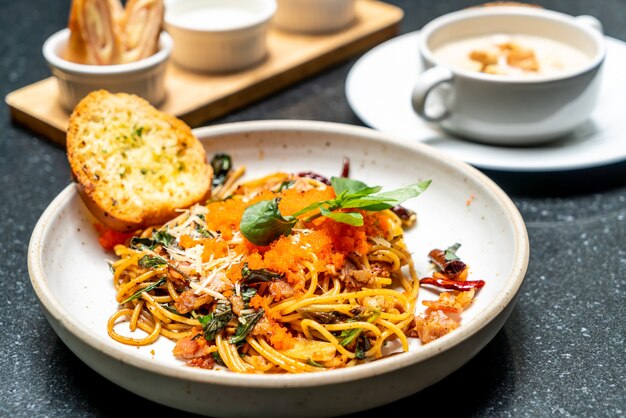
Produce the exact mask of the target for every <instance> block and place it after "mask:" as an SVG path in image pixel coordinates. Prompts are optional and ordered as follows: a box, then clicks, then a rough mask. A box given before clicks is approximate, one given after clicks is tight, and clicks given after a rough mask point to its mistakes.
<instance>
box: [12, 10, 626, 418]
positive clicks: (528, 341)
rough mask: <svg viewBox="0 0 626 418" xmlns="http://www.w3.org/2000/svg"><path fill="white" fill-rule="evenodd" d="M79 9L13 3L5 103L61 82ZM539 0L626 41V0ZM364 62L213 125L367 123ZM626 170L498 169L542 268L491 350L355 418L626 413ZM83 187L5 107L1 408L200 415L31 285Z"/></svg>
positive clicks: (410, 15)
mask: <svg viewBox="0 0 626 418" xmlns="http://www.w3.org/2000/svg"><path fill="white" fill-rule="evenodd" d="M389 2H390V3H393V4H397V5H399V6H400V7H402V8H403V10H404V11H405V17H404V20H403V22H402V26H401V32H402V33H406V32H412V31H415V30H419V29H420V28H421V27H422V26H423V25H424V24H425V23H426V22H428V21H429V20H431V19H433V18H435V17H437V16H439V15H441V14H443V13H447V12H450V11H453V10H456V9H458V8H461V7H465V6H469V5H472V4H476V3H478V2H471V1H444V0H429V1H427V0H394V1H389ZM69 3H70V2H69V0H63V1H61V0H58V1H45V0H32V1H8V0H0V33H1V36H0V77H1V82H0V89H1V91H2V95H3V97H4V96H5V95H6V94H8V93H9V92H11V91H13V90H15V89H17V88H20V87H23V86H26V85H28V84H30V83H32V82H35V81H38V80H40V79H42V78H45V77H48V76H49V70H48V68H47V67H46V65H45V62H44V60H43V57H42V55H41V46H42V44H43V42H44V40H45V39H46V37H47V36H49V35H50V34H52V33H53V32H55V31H57V30H59V29H61V28H62V27H64V26H65V25H66V19H67V14H68V11H69ZM537 3H538V4H541V5H542V6H544V7H547V8H551V9H555V10H559V11H564V12H567V13H570V14H573V15H579V14H591V15H594V16H596V17H598V18H599V19H600V20H601V21H602V22H603V24H604V27H605V32H606V34H607V35H609V36H611V37H614V38H618V39H621V40H624V41H626V25H625V24H624V16H626V1H624V0H594V1H589V0H544V1H538V2H537ZM356 59H357V57H355V58H354V59H352V60H350V61H348V62H345V63H344V64H342V65H339V66H336V67H334V68H333V69H331V70H329V71H326V72H323V73H321V74H318V75H316V76H314V77H312V78H310V79H308V80H306V81H304V82H301V83H298V84H296V85H294V86H293V87H292V88H289V89H287V90H284V91H281V92H279V93H276V94H274V95H272V96H270V97H268V98H266V99H264V100H262V101H260V102H258V103H255V104H254V105H252V106H249V107H247V108H245V109H241V110H239V111H237V112H234V113H232V114H230V115H229V116H227V117H225V118H223V119H220V120H216V121H211V122H209V123H207V124H216V123H221V122H232V121H241V120H255V119H315V120H325V121H336V122H344V123H349V124H355V125H362V123H361V122H360V121H359V120H358V119H357V117H356V116H355V115H354V114H353V112H352V111H351V109H350V107H349V106H348V103H347V101H346V98H345V94H344V82H345V78H346V76H347V74H348V71H349V70H350V68H351V66H352V64H353V63H354V62H355V60H356ZM625 76H626V72H625ZM624 97H625V98H626V92H624ZM42 100H47V98H42ZM625 100H626V99H625ZM625 103H626V102H625ZM625 117H626V110H625ZM624 146H625V147H626V132H624ZM625 165H626V162H625V163H619V164H615V165H612V166H610V167H600V168H595V169H591V170H584V171H577V172H569V173H540V174H532V175H524V174H510V173H498V172H487V174H488V175H489V176H491V177H492V178H493V179H494V180H496V182H497V183H498V184H499V185H500V186H501V187H502V188H503V189H504V190H505V191H507V192H508V193H509V194H510V195H511V197H512V198H513V201H514V202H515V204H516V205H517V206H518V208H519V210H520V211H521V213H522V215H523V217H524V219H525V220H526V223H527V228H528V232H529V235H530V245H531V257H530V265H529V268H528V273H527V276H526V280H525V282H524V284H523V287H522V291H521V292H522V293H521V296H520V299H519V302H518V304H517V306H516V308H515V310H514V311H513V313H512V315H511V317H510V318H509V320H508V322H507V323H506V324H505V326H504V328H503V329H502V331H501V332H500V333H498V334H497V335H496V337H495V338H494V339H493V340H492V341H491V342H490V343H489V344H488V345H487V346H486V347H485V348H484V349H483V350H482V351H481V352H480V353H479V354H478V355H476V356H475V357H474V358H473V359H472V360H470V361H469V362H468V363H467V364H466V365H465V366H463V367H462V368H461V369H459V370H458V371H456V372H455V373H453V374H451V375H450V376H449V377H447V378H446V379H444V380H443V381H441V382H439V383H437V384H435V385H433V386H431V387H429V388H427V389H425V390H423V391H422V392H420V393H418V394H415V395H413V396H410V397H408V398H406V399H403V400H400V401H397V402H394V403H392V404H390V405H386V406H383V407H380V408H377V409H375V410H372V411H368V412H363V413H359V414H354V415H353V416H354V417H357V416H370V415H371V416H381V415H384V416H401V415H403V416H406V414H408V415H409V416H417V415H418V414H423V413H425V412H426V411H432V412H429V414H433V413H434V414H444V415H445V416H472V417H486V416H497V417H542V416H549V417H552V416H566V417H620V416H626V360H625V358H626V352H625V351H626V350H625V347H626V345H625V341H624V339H625V337H626V311H625V309H624V307H625V306H626V297H625V295H626V167H625ZM69 182H70V176H69V170H68V165H67V162H66V158H65V154H64V150H63V149H61V148H60V147H58V146H56V145H53V144H52V143H50V142H48V141H47V140H46V139H44V138H41V137H38V136H37V135H34V134H33V133H31V132H29V131H28V130H26V129H24V128H22V127H20V126H17V125H14V124H13V122H11V119H10V116H9V112H8V108H7V106H6V105H4V106H2V108H1V109H0V219H1V220H2V222H1V223H0V230H1V231H2V253H3V262H2V263H1V264H0V283H1V286H2V289H3V291H2V292H1V293H0V304H1V305H2V309H1V310H0V353H2V354H1V355H0V371H1V372H0V416H6V417H70V416H71V417H87V416H89V417H113V416H120V414H121V415H122V416H127V415H129V414H142V415H143V416H149V415H153V414H156V415H158V416H166V415H169V416H174V415H175V416H180V417H186V416H189V417H191V416H192V415H190V414H186V413H179V412H178V411H175V410H172V409H169V408H166V407H163V406H161V405H159V404H156V403H153V402H150V401H147V400H144V399H143V398H140V397H138V396H136V395H134V394H132V393H129V392H127V391H126V390H124V389H122V388H120V387H118V386H116V385H114V384H112V383H110V382H109V381H107V380H105V379H104V378H102V377H101V376H100V375H98V374H96V373H95V372H94V371H92V370H91V369H90V368H89V367H87V366H86V365H85V364H84V363H82V362H81V361H80V360H79V359H78V358H77V357H76V356H75V355H74V354H73V353H72V352H70V351H69V350H68V349H67V348H66V347H65V345H64V344H63V342H62V341H61V340H60V339H59V338H58V337H57V336H56V334H55V333H54V331H53V330H52V329H51V328H50V326H49V325H48V323H47V322H46V320H45V318H44V316H43V314H42V312H41V310H40V308H39V306H38V303H37V299H36V297H35V294H34V292H33V290H32V288H31V285H30V280H29V276H28V271H27V265H26V253H27V246H28V241H29V238H30V234H31V231H32V229H33V227H34V226H35V223H36V222H37V219H38V218H39V216H40V215H41V213H42V211H43V210H44V209H45V207H46V206H47V205H48V204H49V203H50V201H51V200H52V199H53V197H54V196H56V194H57V193H59V192H60V191H61V190H62V189H63V188H64V187H65V186H66V185H67V184H68V183H69ZM122 405H123V406H122Z"/></svg>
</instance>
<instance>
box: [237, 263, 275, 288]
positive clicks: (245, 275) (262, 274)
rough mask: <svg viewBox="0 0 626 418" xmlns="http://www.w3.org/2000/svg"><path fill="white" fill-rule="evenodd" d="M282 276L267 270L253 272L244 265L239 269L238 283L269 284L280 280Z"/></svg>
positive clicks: (246, 264)
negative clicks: (239, 277) (239, 278)
mask: <svg viewBox="0 0 626 418" xmlns="http://www.w3.org/2000/svg"><path fill="white" fill-rule="evenodd" d="M283 276H284V275H283V274H282V273H274V272H273V271H271V270H268V269H258V270H253V269H251V268H249V267H248V263H247V262H246V263H244V264H243V267H242V268H241V281H240V283H245V284H254V283H263V282H271V281H274V280H277V279H281V278H282V277H283Z"/></svg>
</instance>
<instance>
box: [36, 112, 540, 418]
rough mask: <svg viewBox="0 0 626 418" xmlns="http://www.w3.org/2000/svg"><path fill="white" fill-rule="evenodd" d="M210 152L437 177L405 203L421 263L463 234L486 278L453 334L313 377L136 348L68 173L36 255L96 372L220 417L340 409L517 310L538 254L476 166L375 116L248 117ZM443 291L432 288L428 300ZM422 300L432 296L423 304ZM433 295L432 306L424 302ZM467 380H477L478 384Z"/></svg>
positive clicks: (484, 338)
mask: <svg viewBox="0 0 626 418" xmlns="http://www.w3.org/2000/svg"><path fill="white" fill-rule="evenodd" d="M195 132H196V134H197V136H198V137H199V138H201V139H202V141H203V143H204V144H205V146H206V149H207V153H208V155H209V156H212V155H213V154H214V153H216V152H227V153H229V154H231V155H232V157H233V160H234V163H235V164H236V165H245V166H246V168H247V174H246V176H247V177H248V178H252V177H257V176H260V175H264V174H267V173H270V172H274V171H276V170H286V171H301V170H314V171H317V172H319V173H321V174H324V175H327V176H331V175H338V174H339V172H340V170H341V162H342V158H343V157H344V156H346V157H348V158H350V161H351V173H350V177H352V178H356V179H360V180H362V181H365V182H366V183H368V184H371V185H381V186H383V188H384V189H383V190H386V189H387V188H389V189H390V188H395V187H400V186H404V185H408V184H409V183H413V182H415V181H419V180H425V179H432V184H431V186H430V187H429V189H428V190H427V191H426V192H425V193H424V194H422V195H420V196H419V197H417V198H415V199H412V200H410V201H408V202H406V206H407V207H409V208H411V209H413V210H415V211H417V213H418V225H417V226H416V227H415V228H414V229H412V230H410V231H409V232H408V233H407V236H406V239H407V244H408V245H409V248H410V249H411V250H412V251H413V254H414V259H415V262H416V265H417V268H418V271H419V272H420V274H421V275H422V276H423V275H425V274H427V273H428V272H430V270H429V264H428V260H427V254H428V251H429V250H431V249H433V248H436V247H437V248H441V247H444V248H445V247H447V246H449V245H452V244H454V243H455V242H459V243H461V244H462V246H461V248H460V249H459V251H458V255H459V256H460V257H461V258H462V259H463V261H465V262H466V263H467V264H468V265H469V266H470V272H471V273H470V274H471V277H473V278H476V279H484V280H485V281H486V284H485V286H484V287H483V288H482V289H481V290H480V291H479V293H478V294H477V297H476V300H475V303H474V304H473V305H472V306H471V307H470V308H469V309H468V310H467V311H465V312H464V313H463V315H462V324H461V326H460V328H458V329H457V330H455V331H454V332H452V333H450V334H448V335H446V336H444V337H442V338H440V339H438V340H436V341H434V342H432V343H429V344H426V345H423V346H422V345H420V344H419V342H418V340H417V339H412V340H413V341H412V344H411V349H410V351H409V352H408V353H402V354H399V355H395V356H391V357H389V358H385V359H382V360H378V361H375V362H372V363H370V364H365V365H360V366H357V367H353V368H346V369H340V370H331V371H325V372H320V373H309V374H301V375H271V376H268V375H260V374H259V375H243V374H235V373H231V372H225V371H217V370H204V369H197V368H191V367H188V366H185V365H184V364H183V363H182V362H180V361H178V360H176V359H175V358H174V357H173V356H172V353H171V349H172V347H173V343H172V342H170V341H168V340H166V339H164V338H161V339H160V340H159V341H157V343H156V344H154V345H152V346H148V347H142V348H135V347H130V346H125V345H122V344H120V343H117V342H115V341H113V340H111V339H110V338H109V337H108V335H107V331H106V328H107V327H106V323H107V319H108V318H109V316H110V315H111V314H112V313H113V312H114V311H115V310H116V308H117V304H116V303H115V301H114V294H115V292H114V289H113V284H112V278H111V273H110V271H109V269H108V266H107V260H108V259H111V258H113V257H112V255H111V254H107V253H105V252H104V251H103V250H102V249H101V248H100V246H99V245H98V243H97V237H96V233H95V232H94V228H93V221H94V220H93V218H92V216H91V214H90V213H89V212H88V211H87V210H86V209H85V207H84V206H83V205H82V202H81V200H80V198H79V196H78V194H77V192H76V189H75V187H74V186H73V185H69V186H68V187H67V188H66V189H65V190H64V191H63V192H61V193H60V194H59V196H58V197H56V198H55V199H54V201H53V202H52V203H51V204H50V206H49V207H48V208H47V209H46V210H45V212H44V213H43V215H42V216H41V219H40V220H39V222H38V223H37V225H36V227H35V229H34V231H33V234H32V238H31V241H30V246H29V253H28V267H29V273H30V275H31V281H32V285H33V288H34V290H35V292H36V294H37V296H38V297H39V299H40V302H41V306H42V308H43V311H44V313H45V315H46V317H47V319H48V320H49V322H50V324H51V325H52V327H53V328H54V330H55V331H56V332H57V333H58V335H59V336H60V338H61V339H62V340H63V342H64V343H65V344H67V346H68V347H69V348H70V349H71V350H72V351H73V352H74V353H75V354H76V355H77V356H78V357H79V358H81V359H82V360H83V361H84V362H85V363H87V364H88V365H89V366H91V367H92V368H93V369H94V370H96V371H97V372H98V373H100V374H102V375H103V376H104V377H106V378H108V379H110V380H111V381H113V382H115V383H116V384H119V385H120V386H122V387H124V388H126V389H128V390H130V391H132V392H134V393H136V394H138V395H140V396H143V397H146V398H148V399H151V400H153V401H156V402H159V403H162V404H165V405H168V406H171V407H174V408H179V409H182V410H186V411H190V412H194V413H198V414H205V415H211V416H238V417H245V416H274V417H281V416H285V417H289V416H300V417H306V416H333V415H341V414H348V413H352V412H356V411H360V410H364V409H367V408H373V407H376V406H380V405H383V404H385V403H388V402H392V401H394V400H397V399H400V398H402V397H405V396H408V395H410V394H412V393H415V392H416V391H419V390H421V389H423V388H424V387H427V386H429V385H431V384H433V383H435V382H437V381H438V380H440V379H442V378H444V377H445V376H447V375H448V374H449V373H451V372H453V371H454V370H456V369H457V368H459V367H461V366H462V365H463V364H464V363H466V362H467V361H468V360H469V359H470V358H472V357H473V356H474V355H475V354H476V353H477V352H478V351H479V350H481V349H482V348H483V347H484V346H485V345H486V344H487V343H488V342H489V341H490V340H491V339H492V338H493V337H494V335H495V334H496V333H497V332H498V331H499V330H500V328H501V327H502V325H503V324H504V322H505V320H506V319H507V317H508V316H509V314H510V312H511V310H512V309H513V307H514V305H515V302H516V300H517V296H518V290H519V288H520V285H521V284H522V281H523V278H524V275H525V272H526V268H527V264H528V256H529V247H528V237H527V233H526V228H525V225H524V222H523V219H522V218H521V216H520V214H519V212H518V211H517V209H516V207H515V205H514V204H513V203H512V202H511V200H510V199H509V198H508V197H507V195H506V194H505V193H504V192H503V191H502V190H501V189H500V188H498V186H496V185H495V183H493V182H492V181H491V180H490V179H488V178H487V177H486V176H484V175H483V174H482V173H480V172H479V171H478V170H476V169H474V168H473V167H471V166H469V165H467V164H465V163H461V162H458V161H456V160H451V159H450V158H449V157H447V156H445V155H443V154H441V153H439V152H438V151H436V150H434V149H432V148H431V147H428V146H425V145H423V144H417V143H415V144H407V143H403V142H401V141H398V140H396V139H394V138H391V137H390V136H389V135H387V134H383V133H380V132H378V131H375V130H373V129H370V128H363V127H356V126H351V125H341V124H334V123H326V122H311V121H261V122H239V123H233V124H226V125H221V126H214V127H208V128H201V129H198V130H196V131H195ZM434 297H435V295H434V294H433V293H432V292H430V291H428V290H426V289H425V288H424V289H422V291H421V292H420V299H424V298H434ZM419 305H420V306H421V304H419ZM422 307H423V306H422ZM468 383H469V382H468Z"/></svg>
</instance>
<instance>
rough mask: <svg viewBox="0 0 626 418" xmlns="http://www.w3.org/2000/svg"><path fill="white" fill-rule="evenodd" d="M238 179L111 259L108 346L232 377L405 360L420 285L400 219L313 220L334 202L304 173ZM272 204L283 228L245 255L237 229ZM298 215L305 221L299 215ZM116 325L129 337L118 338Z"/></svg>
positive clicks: (330, 215)
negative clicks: (257, 208) (159, 353)
mask: <svg viewBox="0 0 626 418" xmlns="http://www.w3.org/2000/svg"><path fill="white" fill-rule="evenodd" d="M243 173H244V169H243V167H239V168H237V169H233V170H230V171H229V173H228V176H226V177H225V178H224V179H223V180H224V181H223V182H222V184H221V185H219V186H218V187H214V190H213V193H212V199H211V200H210V201H209V202H208V203H206V204H202V205H201V204H197V205H195V206H192V207H190V208H188V209H186V210H182V211H181V213H180V215H179V216H177V217H176V218H175V219H172V220H171V221H169V222H167V223H165V224H164V225H160V226H158V227H152V228H148V229H146V230H143V231H141V232H140V233H139V234H137V235H136V236H134V237H133V238H132V239H130V240H129V241H128V240H127V241H126V243H125V244H118V245H116V246H115V247H114V251H115V254H116V255H117V256H118V258H117V260H116V261H114V262H112V264H111V266H112V270H113V284H114V286H115V289H116V292H117V294H116V298H117V302H118V303H119V304H120V309H119V310H118V311H117V312H116V313H114V314H113V315H112V316H111V318H110V320H109V322H108V333H109V335H110V336H111V337H112V338H113V339H115V340H116V341H119V342H121V343H123V344H130V345H147V344H151V343H153V342H154V341H155V340H156V339H157V338H159V337H160V336H164V337H166V338H169V339H171V340H174V341H176V345H175V347H174V350H173V354H174V355H175V356H176V357H178V358H181V359H184V360H186V361H187V363H188V364H189V365H192V366H197V367H204V368H214V367H219V366H222V367H226V368H228V369H229V370H232V371H234V372H241V373H300V372H313V371H321V370H326V369H331V368H340V367H350V366H354V365H357V364H360V363H364V362H368V361H372V360H376V359H379V358H381V357H384V356H385V355H387V354H391V353H394V352H402V351H407V350H408V338H409V335H412V334H414V333H412V332H410V331H411V327H412V326H413V322H414V319H415V317H414V311H415V304H416V301H417V297H418V292H419V287H420V281H419V278H418V276H417V273H416V270H415V267H414V265H413V261H412V258H411V255H410V253H409V251H408V249H407V247H406V244H405V241H404V227H405V226H406V225H405V223H403V219H401V217H399V216H398V215H397V214H396V212H394V211H393V210H391V209H390V208H385V209H382V210H379V209H380V207H376V210H365V209H362V208H363V207H367V208H374V205H373V204H370V205H369V206H367V205H366V204H364V203H359V204H355V203H353V204H352V206H353V207H351V208H350V207H349V206H350V205H347V206H348V208H347V209H346V208H343V209H341V210H335V211H334V212H332V211H330V210H329V209H328V208H326V209H324V207H321V206H320V205H319V204H317V203H316V202H336V201H337V200H336V199H338V198H339V197H338V193H336V190H335V188H334V187H332V186H331V185H329V184H327V183H329V182H327V181H324V179H323V178H321V177H319V176H314V175H310V173H301V174H288V173H282V172H278V173H274V174H271V175H268V176H266V177H263V178H260V179H256V180H251V181H242V180H241V177H242V176H243ZM360 184H362V183H360ZM350 187H352V185H350ZM370 189H371V188H368V189H367V190H366V189H363V190H366V191H363V190H361V191H358V190H357V192H356V193H355V194H354V195H355V196H356V195H357V194H358V193H360V195H359V196H361V197H362V196H364V195H365V194H366V193H369V192H371V191H372V190H370ZM350 191H354V190H352V189H351V190H350ZM347 193H348V192H345V191H344V192H342V193H341V196H343V197H344V198H345V197H346V196H347V195H348V194H347ZM381 196H382V195H381ZM361 197H359V198H361ZM333 199H335V200H333ZM272 201H273V202H276V205H277V207H276V209H277V210H279V213H280V215H281V216H284V217H279V218H278V220H279V221H282V220H288V219H293V222H292V228H291V229H289V230H288V231H287V232H285V231H282V230H281V233H279V234H278V235H277V236H276V237H275V238H274V239H272V240H271V242H269V243H267V244H266V243H263V244H264V245H257V244H255V243H253V242H251V241H250V240H249V239H247V237H246V235H244V232H243V231H242V229H243V228H242V218H244V217H245V216H246V210H247V209H248V208H250V207H252V206H253V205H254V204H256V203H260V202H272ZM355 201H356V200H352V201H351V202H355ZM359 202H360V201H359ZM369 202H370V203H371V200H370V201H369ZM355 205H356V206H355ZM307 206H309V207H313V208H314V210H313V212H310V213H309V215H310V214H311V213H313V214H314V215H313V216H308V217H306V216H304V214H299V211H301V210H302V208H304V207H307ZM379 206H380V205H379ZM331 209H333V208H332V207H331ZM294 214H296V216H292V215H294ZM324 214H325V215H326V216H320V215H324ZM264 216H265V215H264ZM261 218H262V217H260V218H259V217H255V218H254V219H255V221H257V222H261V223H262V221H263V220H264V218H263V219H261ZM355 219H358V221H355ZM274 220H275V219H274ZM342 220H343V221H342ZM356 224H359V225H356ZM263 225H264V226H265V227H267V222H266V223H265V224H263ZM270 229H271V228H270ZM122 323H127V324H128V325H129V326H130V330H131V331H136V330H138V329H139V330H141V331H143V332H141V337H139V338H137V337H135V336H134V335H135V334H134V333H131V334H132V335H133V336H126V335H123V334H122V333H119V332H118V329H119V328H118V327H120V326H121V324H122Z"/></svg>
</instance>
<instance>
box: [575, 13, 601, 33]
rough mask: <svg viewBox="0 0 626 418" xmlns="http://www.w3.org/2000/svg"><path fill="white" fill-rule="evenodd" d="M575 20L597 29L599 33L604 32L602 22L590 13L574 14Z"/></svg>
mask: <svg viewBox="0 0 626 418" xmlns="http://www.w3.org/2000/svg"><path fill="white" fill-rule="evenodd" d="M576 20H578V21H579V22H580V23H582V24H583V25H587V26H589V27H592V28H593V29H595V30H597V31H598V32H600V33H604V28H603V27H602V22H600V21H599V20H598V19H597V18H595V17H593V16H591V15H580V16H576Z"/></svg>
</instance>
